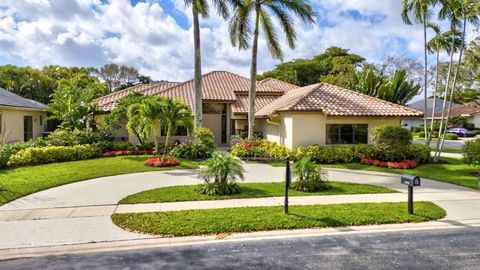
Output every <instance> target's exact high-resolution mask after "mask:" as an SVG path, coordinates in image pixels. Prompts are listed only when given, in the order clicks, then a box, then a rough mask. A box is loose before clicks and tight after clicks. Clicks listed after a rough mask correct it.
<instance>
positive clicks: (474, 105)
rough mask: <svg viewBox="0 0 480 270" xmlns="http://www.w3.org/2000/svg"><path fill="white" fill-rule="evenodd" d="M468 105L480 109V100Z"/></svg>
mask: <svg viewBox="0 0 480 270" xmlns="http://www.w3.org/2000/svg"><path fill="white" fill-rule="evenodd" d="M467 105H468V106H472V107H475V108H479V109H480V99H478V100H475V101H472V102H470V103H467Z"/></svg>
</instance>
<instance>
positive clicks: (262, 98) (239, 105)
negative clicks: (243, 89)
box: [232, 95, 281, 114]
mask: <svg viewBox="0 0 480 270" xmlns="http://www.w3.org/2000/svg"><path fill="white" fill-rule="evenodd" d="M279 97H281V96H280V95H257V96H256V99H255V111H256V112H257V111H259V110H261V109H262V108H264V107H266V106H267V105H268V104H270V103H272V102H274V101H275V100H277V99H278V98H279ZM232 112H233V113H234V114H246V113H248V95H237V102H235V103H234V104H233V106H232Z"/></svg>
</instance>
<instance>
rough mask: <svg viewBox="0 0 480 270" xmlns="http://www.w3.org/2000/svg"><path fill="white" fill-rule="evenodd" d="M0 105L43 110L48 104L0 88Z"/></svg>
mask: <svg viewBox="0 0 480 270" xmlns="http://www.w3.org/2000/svg"><path fill="white" fill-rule="evenodd" d="M0 106H9V107H19V108H30V109H37V110H45V109H46V108H47V107H48V106H47V105H45V104H43V103H40V102H38V101H35V100H31V99H28V98H23V97H21V96H19V95H16V94H14V93H12V92H10V91H7V90H5V89H2V88H0Z"/></svg>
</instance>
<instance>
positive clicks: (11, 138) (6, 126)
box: [0, 107, 47, 143]
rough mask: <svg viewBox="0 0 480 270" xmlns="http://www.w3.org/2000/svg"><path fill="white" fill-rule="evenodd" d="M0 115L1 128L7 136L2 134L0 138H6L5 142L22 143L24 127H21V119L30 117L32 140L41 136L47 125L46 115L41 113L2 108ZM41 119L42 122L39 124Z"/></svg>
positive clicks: (0, 108)
mask: <svg viewBox="0 0 480 270" xmlns="http://www.w3.org/2000/svg"><path fill="white" fill-rule="evenodd" d="M0 114H1V115H2V117H1V118H2V120H1V122H2V128H1V130H0V132H3V130H5V131H6V133H7V134H2V136H7V142H9V143H13V142H23V139H24V127H23V117H24V116H32V119H33V138H34V139H35V138H37V137H39V136H41V135H42V133H43V132H44V131H45V126H46V123H47V114H46V113H45V112H42V111H35V110H34V111H32V110H28V109H22V108H9V107H7V108H4V107H0ZM40 118H42V119H41V120H42V122H40Z"/></svg>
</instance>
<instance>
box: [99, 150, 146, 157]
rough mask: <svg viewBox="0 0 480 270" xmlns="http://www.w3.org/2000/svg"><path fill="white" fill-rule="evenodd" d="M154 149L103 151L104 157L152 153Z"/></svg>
mask: <svg viewBox="0 0 480 270" xmlns="http://www.w3.org/2000/svg"><path fill="white" fill-rule="evenodd" d="M151 154H153V151H152V150H116V151H109V152H105V153H103V156H104V157H118V156H139V155H151Z"/></svg>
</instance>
